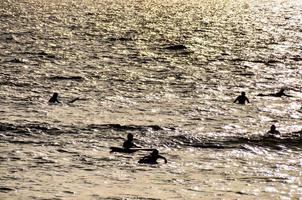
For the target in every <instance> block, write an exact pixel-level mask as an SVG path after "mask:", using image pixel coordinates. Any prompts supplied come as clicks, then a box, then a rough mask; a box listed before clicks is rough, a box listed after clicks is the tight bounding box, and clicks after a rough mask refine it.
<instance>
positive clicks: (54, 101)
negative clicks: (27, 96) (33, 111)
mask: <svg viewBox="0 0 302 200" xmlns="http://www.w3.org/2000/svg"><path fill="white" fill-rule="evenodd" d="M58 97H59V94H58V93H57V92H55V93H53V95H52V97H51V98H50V99H49V101H48V102H49V103H61V102H60V101H59V100H58Z"/></svg>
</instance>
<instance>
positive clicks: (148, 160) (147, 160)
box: [138, 149, 168, 164]
mask: <svg viewBox="0 0 302 200" xmlns="http://www.w3.org/2000/svg"><path fill="white" fill-rule="evenodd" d="M159 158H160V159H163V160H164V161H165V163H167V162H168V161H167V159H166V158H165V157H163V156H161V155H159V152H158V150H156V149H154V150H153V151H152V153H151V154H150V155H148V156H145V157H143V158H141V159H140V160H139V161H138V163H141V164H158V163H157V159H159Z"/></svg>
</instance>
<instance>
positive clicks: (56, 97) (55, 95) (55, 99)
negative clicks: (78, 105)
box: [48, 92, 81, 104]
mask: <svg viewBox="0 0 302 200" xmlns="http://www.w3.org/2000/svg"><path fill="white" fill-rule="evenodd" d="M77 100H81V99H80V98H79V97H77V98H74V99H72V100H70V101H68V102H67V103H68V104H69V103H74V102H75V101H77ZM48 103H51V104H57V103H60V104H61V103H62V102H61V101H59V94H58V93H57V92H55V93H53V95H52V97H51V98H50V99H49V101H48Z"/></svg>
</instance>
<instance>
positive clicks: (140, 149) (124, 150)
mask: <svg viewBox="0 0 302 200" xmlns="http://www.w3.org/2000/svg"><path fill="white" fill-rule="evenodd" d="M110 149H111V151H110V153H114V152H119V153H134V152H137V151H153V150H154V149H143V148H131V149H126V148H122V147H110Z"/></svg>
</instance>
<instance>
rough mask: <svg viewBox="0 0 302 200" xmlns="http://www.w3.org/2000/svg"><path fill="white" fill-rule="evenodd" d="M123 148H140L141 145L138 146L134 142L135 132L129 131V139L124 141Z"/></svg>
mask: <svg viewBox="0 0 302 200" xmlns="http://www.w3.org/2000/svg"><path fill="white" fill-rule="evenodd" d="M123 148H125V149H130V148H140V146H137V145H136V144H135V143H134V142H133V134H132V133H129V134H128V135H127V140H126V141H125V142H124V143H123Z"/></svg>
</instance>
